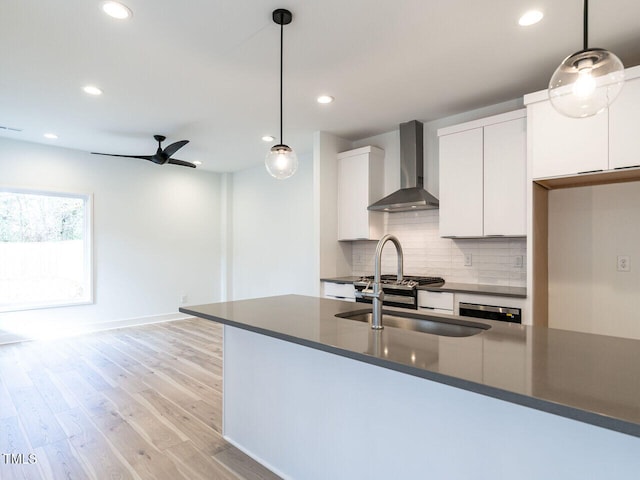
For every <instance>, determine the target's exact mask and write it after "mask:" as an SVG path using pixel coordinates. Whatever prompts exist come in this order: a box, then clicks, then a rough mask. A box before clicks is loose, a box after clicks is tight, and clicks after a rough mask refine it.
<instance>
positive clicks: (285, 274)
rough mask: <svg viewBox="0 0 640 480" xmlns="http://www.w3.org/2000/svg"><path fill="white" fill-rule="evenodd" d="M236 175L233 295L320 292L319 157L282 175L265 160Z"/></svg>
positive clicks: (304, 159)
mask: <svg viewBox="0 0 640 480" xmlns="http://www.w3.org/2000/svg"><path fill="white" fill-rule="evenodd" d="M232 177H233V180H232V184H233V185H232V188H231V190H232V192H231V209H232V218H233V220H232V224H233V225H232V232H233V233H232V237H231V238H232V241H233V246H232V253H231V258H232V261H231V269H232V271H233V275H232V278H233V288H232V292H231V298H230V300H239V299H243V298H255V297H264V296H270V295H280V294H286V293H299V294H306V295H314V291H315V290H314V288H315V285H316V283H317V282H318V278H316V276H315V275H314V272H315V269H314V261H315V258H316V256H315V254H314V225H313V218H314V217H313V162H312V158H311V156H310V155H302V156H300V157H299V166H298V171H297V172H296V174H295V175H293V176H292V177H291V178H288V179H286V180H277V179H275V178H273V177H271V176H270V175H269V174H268V173H267V171H266V170H265V168H264V165H259V166H257V167H254V168H250V169H247V170H244V171H240V172H235V173H234V174H233V175H232Z"/></svg>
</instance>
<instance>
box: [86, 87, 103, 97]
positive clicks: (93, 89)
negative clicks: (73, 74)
mask: <svg viewBox="0 0 640 480" xmlns="http://www.w3.org/2000/svg"><path fill="white" fill-rule="evenodd" d="M82 90H83V91H84V93H88V94H89V95H94V96H98V95H102V90H100V89H99V88H98V87H96V86H94V85H86V86H84V87H82Z"/></svg>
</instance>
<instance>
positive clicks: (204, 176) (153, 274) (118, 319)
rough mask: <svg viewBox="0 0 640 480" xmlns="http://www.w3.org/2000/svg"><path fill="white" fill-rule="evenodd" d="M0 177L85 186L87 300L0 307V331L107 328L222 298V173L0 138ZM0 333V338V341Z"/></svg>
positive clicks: (23, 183) (29, 183) (35, 184)
mask: <svg viewBox="0 0 640 480" xmlns="http://www.w3.org/2000/svg"><path fill="white" fill-rule="evenodd" d="M0 184H2V185H4V186H12V187H23V188H24V187H27V188H29V187H31V188H36V189H44V190H47V189H51V190H63V191H72V192H81V193H92V194H93V196H94V197H93V202H94V212H93V219H94V228H93V233H94V250H93V253H94V279H95V280H94V286H95V302H94V304H92V305H84V306H73V307H60V308H53V309H42V310H29V311H23V312H10V313H3V314H0V337H3V335H4V337H3V338H5V339H7V338H9V339H10V337H11V332H25V333H27V335H28V334H29V331H33V330H36V332H37V333H43V332H45V331H46V330H48V329H50V328H51V327H54V328H55V329H56V330H57V332H58V333H61V332H63V331H66V330H68V329H76V330H80V331H82V330H86V329H92V328H98V327H100V328H106V327H108V326H110V325H111V326H113V325H119V324H123V322H122V321H125V322H124V323H127V322H126V321H127V320H129V319H137V320H134V321H136V322H138V323H139V322H142V321H145V320H144V319H141V317H148V316H158V315H165V314H172V315H175V314H176V313H177V310H178V308H179V306H180V296H181V295H183V294H185V295H188V301H187V303H189V304H198V303H208V302H212V301H216V300H219V298H220V293H219V292H220V287H219V285H220V230H219V223H220V220H219V217H220V212H219V210H220V175H219V174H215V173H208V172H203V171H196V170H192V169H187V168H184V167H176V166H162V167H160V166H158V165H155V164H152V163H151V162H145V161H142V160H135V159H124V158H116V157H102V156H96V155H91V154H88V153H85V152H79V151H76V150H69V149H63V148H57V147H50V146H46V145H39V144H33V143H26V142H18V141H14V140H9V139H0ZM1 341H2V338H0V342H1Z"/></svg>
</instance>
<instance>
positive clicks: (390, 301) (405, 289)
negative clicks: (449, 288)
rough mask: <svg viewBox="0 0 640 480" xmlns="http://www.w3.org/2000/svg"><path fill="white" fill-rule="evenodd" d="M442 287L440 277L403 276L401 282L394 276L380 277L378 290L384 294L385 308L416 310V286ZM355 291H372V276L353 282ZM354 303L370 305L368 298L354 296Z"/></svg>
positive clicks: (442, 282) (442, 281)
mask: <svg viewBox="0 0 640 480" xmlns="http://www.w3.org/2000/svg"><path fill="white" fill-rule="evenodd" d="M420 285H432V286H436V287H437V286H441V285H444V280H443V279H442V278H440V277H417V276H404V277H403V280H402V282H398V281H397V277H396V276H395V275H381V277H380V288H382V291H383V292H384V300H383V303H384V305H385V306H387V307H401V308H411V309H413V310H417V309H418V288H417V287H418V286H420ZM353 286H354V287H355V288H356V290H358V291H360V292H362V291H366V292H370V291H372V289H373V276H367V277H361V278H360V279H359V280H358V281H356V282H353ZM356 302H360V303H372V300H371V298H370V297H360V296H358V295H356Z"/></svg>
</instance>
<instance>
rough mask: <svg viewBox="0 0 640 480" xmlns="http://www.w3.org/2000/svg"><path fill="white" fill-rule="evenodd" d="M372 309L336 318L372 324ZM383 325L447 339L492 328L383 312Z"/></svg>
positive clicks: (409, 314) (470, 323)
mask: <svg viewBox="0 0 640 480" xmlns="http://www.w3.org/2000/svg"><path fill="white" fill-rule="evenodd" d="M372 315H373V313H372V309H370V308H369V309H361V310H355V311H352V312H344V313H338V314H337V315H336V317H340V318H346V319H349V320H355V321H357V322H368V323H369V324H370V323H371V317H372ZM382 325H384V326H385V327H394V328H401V329H403V330H412V331H414V332H422V333H430V334H432V335H441V336H445V337H470V336H472V335H477V334H478V333H480V332H483V331H485V330H489V329H490V328H491V326H489V325H485V324H483V323H478V322H469V321H467V320H458V319H454V318H452V319H444V318H441V317H434V316H431V315H421V314H419V313H411V312H407V313H404V312H396V311H390V310H383V311H382Z"/></svg>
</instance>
